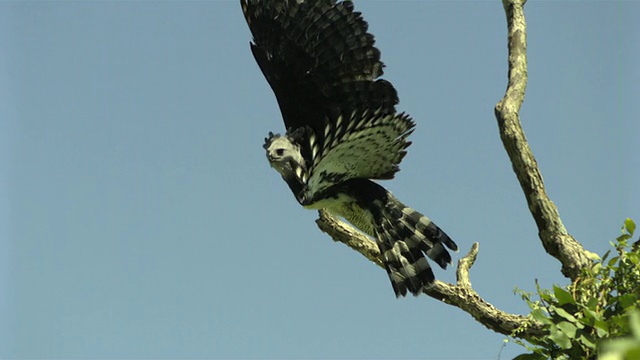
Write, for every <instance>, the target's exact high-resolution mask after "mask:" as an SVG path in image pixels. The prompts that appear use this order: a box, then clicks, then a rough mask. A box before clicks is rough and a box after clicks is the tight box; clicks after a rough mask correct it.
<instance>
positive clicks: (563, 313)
mask: <svg viewBox="0 0 640 360" xmlns="http://www.w3.org/2000/svg"><path fill="white" fill-rule="evenodd" d="M555 312H556V314H558V315H560V316H562V317H563V318H565V319H567V320H569V321H571V322H573V323H575V322H578V319H576V318H575V317H574V316H573V315H571V314H569V313H568V312H567V311H566V310H565V309H563V308H559V307H556V308H555Z"/></svg>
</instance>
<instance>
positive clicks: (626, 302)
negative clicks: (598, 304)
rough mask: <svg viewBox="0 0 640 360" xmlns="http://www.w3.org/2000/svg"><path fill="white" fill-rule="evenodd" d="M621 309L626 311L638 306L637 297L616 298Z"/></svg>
mask: <svg viewBox="0 0 640 360" xmlns="http://www.w3.org/2000/svg"><path fill="white" fill-rule="evenodd" d="M618 301H619V302H620V305H621V306H622V308H623V309H625V310H626V309H628V308H630V307H632V306H635V305H637V304H638V296H637V295H636V294H624V295H622V296H620V298H618Z"/></svg>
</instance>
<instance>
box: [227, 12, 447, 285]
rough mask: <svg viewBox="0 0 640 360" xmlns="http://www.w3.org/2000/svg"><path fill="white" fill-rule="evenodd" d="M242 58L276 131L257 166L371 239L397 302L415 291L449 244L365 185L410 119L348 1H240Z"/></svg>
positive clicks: (385, 163) (380, 175)
mask: <svg viewBox="0 0 640 360" xmlns="http://www.w3.org/2000/svg"><path fill="white" fill-rule="evenodd" d="M240 3H241V6H242V11H243V13H244V16H245V19H246V21H247V24H248V25H249V29H250V30H251V34H252V36H253V42H252V43H251V44H250V45H251V52H252V53H253V56H254V57H255V59H256V61H257V63H258V66H259V67H260V69H261V70H262V73H263V74H264V76H265V78H266V79H267V82H268V83H269V85H270V86H271V89H272V90H273V92H274V93H275V96H276V99H277V101H278V105H279V106H280V111H281V113H282V118H283V120H284V124H285V127H286V132H285V134H284V135H280V134H273V133H271V132H270V133H269V136H268V137H267V138H266V139H265V144H264V149H265V150H266V153H267V159H268V161H269V164H270V165H271V167H273V168H274V169H275V170H276V171H277V172H278V173H280V175H281V176H282V178H283V179H284V181H285V182H286V183H287V185H288V186H289V188H290V189H291V191H292V192H293V195H294V196H295V198H296V200H297V201H298V202H299V203H300V204H301V205H302V206H304V207H305V208H307V209H325V210H327V211H328V212H329V213H331V214H333V215H335V216H339V217H343V218H344V219H345V220H347V221H349V222H350V223H351V224H353V225H354V226H356V227H357V228H358V229H360V230H361V231H362V232H364V233H365V234H367V235H369V236H371V237H372V238H373V239H375V240H376V243H377V244H378V247H379V249H380V253H381V257H382V262H383V263H384V266H385V268H386V270H387V273H388V275H389V278H390V280H391V284H392V286H393V290H394V292H395V294H396V296H397V297H400V296H406V295H407V292H411V293H412V294H413V295H418V294H420V293H421V292H422V291H423V290H424V288H425V287H428V286H430V285H432V284H433V282H434V280H435V278H434V275H433V271H432V270H431V266H430V265H429V262H428V261H427V259H426V257H429V258H430V259H431V260H433V261H434V262H435V263H436V264H438V265H439V266H440V267H442V268H443V269H444V268H446V266H447V264H451V255H450V254H449V252H448V251H447V248H448V249H450V250H453V251H457V249H458V247H457V245H456V244H455V243H454V242H453V240H451V238H450V237H449V236H448V235H447V234H445V233H444V232H443V231H442V230H441V229H440V228H439V227H438V226H436V225H435V224H434V223H433V222H432V221H431V220H429V218H427V217H426V216H424V215H422V214H420V213H419V212H417V211H415V210H413V209H412V208H409V207H407V206H405V205H404V204H403V203H401V202H400V201H399V200H398V199H396V198H395V197H394V196H393V195H392V194H391V193H390V192H389V191H388V190H386V189H385V188H384V187H382V186H380V185H379V184H378V183H377V182H374V181H372V180H387V179H392V178H393V177H394V175H395V173H396V172H398V171H399V170H400V168H399V164H400V162H401V161H402V158H403V157H404V156H405V155H406V149H407V147H408V146H409V145H410V144H411V142H410V141H408V140H407V137H408V136H409V135H410V134H411V132H412V131H413V129H414V127H415V123H414V122H413V120H412V119H411V117H410V116H409V115H408V114H406V113H403V112H397V111H396V105H397V104H398V95H397V92H396V90H395V88H394V87H393V85H392V84H391V83H390V82H388V81H386V80H383V79H380V78H379V77H380V76H381V75H382V74H383V67H384V65H383V63H382V62H381V61H380V51H379V50H378V49H377V48H376V47H375V46H374V37H373V35H371V34H370V33H368V32H367V28H368V25H367V23H366V22H365V21H364V20H363V18H362V15H361V14H360V13H359V12H356V11H354V7H353V3H352V2H351V1H336V0H240Z"/></svg>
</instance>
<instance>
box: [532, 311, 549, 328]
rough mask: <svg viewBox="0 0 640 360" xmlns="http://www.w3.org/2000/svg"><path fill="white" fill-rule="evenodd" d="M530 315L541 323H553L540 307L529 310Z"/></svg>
mask: <svg viewBox="0 0 640 360" xmlns="http://www.w3.org/2000/svg"><path fill="white" fill-rule="evenodd" d="M531 316H532V317H533V318H534V319H536V320H538V321H539V322H540V323H542V324H547V325H550V324H553V322H552V321H551V319H549V316H548V315H547V313H546V312H545V311H544V310H542V309H535V310H533V311H532V312H531Z"/></svg>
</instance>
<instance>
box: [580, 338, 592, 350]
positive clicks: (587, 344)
mask: <svg viewBox="0 0 640 360" xmlns="http://www.w3.org/2000/svg"><path fill="white" fill-rule="evenodd" d="M578 341H579V342H581V343H582V344H584V345H585V346H586V347H588V348H591V349H595V348H596V344H595V343H594V342H593V341H591V340H590V339H588V338H587V337H586V336H584V335H580V337H578Z"/></svg>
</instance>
